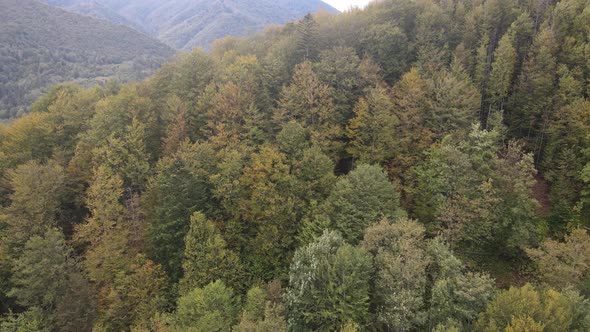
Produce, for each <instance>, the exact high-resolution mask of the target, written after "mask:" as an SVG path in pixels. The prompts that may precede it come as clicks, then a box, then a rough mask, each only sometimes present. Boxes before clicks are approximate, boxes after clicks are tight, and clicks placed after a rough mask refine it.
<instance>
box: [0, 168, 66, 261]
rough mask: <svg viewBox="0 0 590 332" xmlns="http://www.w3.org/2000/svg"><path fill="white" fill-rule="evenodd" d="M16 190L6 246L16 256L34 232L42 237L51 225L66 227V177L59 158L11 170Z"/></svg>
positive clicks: (9, 210)
mask: <svg viewBox="0 0 590 332" xmlns="http://www.w3.org/2000/svg"><path fill="white" fill-rule="evenodd" d="M7 179H8V181H9V183H10V187H11V189H12V194H11V195H10V196H9V198H10V201H11V204H10V206H9V207H8V208H6V210H5V212H4V213H5V214H6V217H5V218H6V221H5V222H6V230H5V231H4V232H3V236H2V237H3V239H2V243H3V245H2V246H7V247H6V249H5V250H7V251H6V253H7V254H8V255H14V254H15V253H16V252H15V251H14V250H17V251H18V249H19V248H22V246H24V244H25V242H27V240H28V239H29V238H30V237H31V236H34V235H37V236H42V235H44V234H45V232H46V231H48V230H49V229H51V228H54V227H59V226H65V225H63V224H62V223H61V222H60V221H61V220H60V219H61V218H60V215H61V212H62V211H63V210H62V209H63V207H62V204H63V203H64V200H65V198H66V193H67V189H66V176H65V172H64V170H63V167H62V166H60V165H59V164H58V163H57V162H55V161H49V162H48V163H47V164H40V163H38V162H36V161H30V162H27V163H25V164H22V165H19V166H18V167H16V168H15V169H13V170H10V171H8V173H7Z"/></svg>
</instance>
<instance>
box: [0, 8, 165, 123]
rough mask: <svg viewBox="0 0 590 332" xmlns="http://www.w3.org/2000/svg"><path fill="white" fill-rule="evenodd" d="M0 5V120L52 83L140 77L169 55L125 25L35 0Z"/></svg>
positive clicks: (13, 113) (156, 66)
mask: <svg viewBox="0 0 590 332" xmlns="http://www.w3.org/2000/svg"><path fill="white" fill-rule="evenodd" d="M0 8H2V10H0V111H1V114H0V118H7V117H13V116H15V115H16V114H17V113H22V111H24V110H26V108H27V107H29V106H30V104H31V103H32V102H33V101H34V100H35V99H36V98H38V97H39V96H40V95H41V93H42V92H43V91H45V90H46V89H47V88H48V87H50V86H52V85H55V84H57V83H61V82H65V81H76V82H79V83H82V84H85V83H91V82H97V81H106V80H108V79H110V78H114V79H119V80H121V81H126V80H130V79H141V78H144V77H145V76H147V75H148V74H149V73H152V72H153V71H154V70H155V69H157V68H158V67H159V66H160V64H161V63H162V62H164V61H166V60H167V59H169V58H170V57H171V56H172V54H173V51H172V49H170V48H169V47H168V46H166V45H164V44H162V43H161V42H159V41H157V40H155V39H152V38H150V37H148V36H146V35H143V34H141V33H139V32H137V31H134V30H133V29H131V28H128V27H124V26H121V25H115V24H112V23H109V22H106V21H102V20H97V19H94V18H90V17H87V16H82V15H78V14H73V13H70V12H67V11H64V10H62V9H59V8H55V7H51V6H48V5H44V4H42V3H40V2H38V1H34V0H23V1H20V0H19V1H17V0H1V1H0Z"/></svg>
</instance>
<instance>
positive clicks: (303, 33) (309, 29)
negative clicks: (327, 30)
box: [297, 13, 319, 61]
mask: <svg viewBox="0 0 590 332" xmlns="http://www.w3.org/2000/svg"><path fill="white" fill-rule="evenodd" d="M297 37H298V38H297V54H298V55H299V57H300V58H301V59H303V60H304V61H308V60H313V59H314V58H315V57H316V56H317V53H318V47H319V45H318V24H317V22H316V20H315V19H314V17H313V15H312V14H311V13H308V14H307V15H305V16H304V17H303V18H302V19H301V20H300V21H299V22H298V23H297Z"/></svg>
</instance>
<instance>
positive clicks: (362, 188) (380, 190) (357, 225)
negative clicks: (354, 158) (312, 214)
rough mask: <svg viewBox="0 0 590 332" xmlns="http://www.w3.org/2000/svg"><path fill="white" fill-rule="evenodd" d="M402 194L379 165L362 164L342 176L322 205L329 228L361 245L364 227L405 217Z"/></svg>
mask: <svg viewBox="0 0 590 332" xmlns="http://www.w3.org/2000/svg"><path fill="white" fill-rule="evenodd" d="M399 198H400V195H399V193H398V192H397V190H396V188H395V186H394V185H393V184H392V183H391V182H390V181H389V179H388V178H387V175H385V173H384V172H383V170H381V168H380V167H378V166H370V165H359V166H358V167H357V168H356V169H355V170H353V171H352V172H350V173H349V174H348V175H346V176H343V177H341V178H340V179H339V180H338V181H337V182H336V185H335V186H334V189H333V190H332V192H331V193H330V196H329V197H328V198H327V199H326V201H325V202H324V204H323V214H324V215H325V217H327V218H328V219H329V221H330V227H333V228H334V229H336V230H338V231H340V232H341V233H342V235H343V237H344V238H345V239H346V240H347V241H350V242H351V243H358V242H359V241H360V240H361V239H362V236H363V233H364V230H365V228H367V227H368V226H370V225H372V224H374V223H377V222H379V221H380V220H381V219H383V218H389V219H391V220H395V219H397V217H400V216H404V215H405V212H404V210H403V209H402V208H401V206H400V203H399Z"/></svg>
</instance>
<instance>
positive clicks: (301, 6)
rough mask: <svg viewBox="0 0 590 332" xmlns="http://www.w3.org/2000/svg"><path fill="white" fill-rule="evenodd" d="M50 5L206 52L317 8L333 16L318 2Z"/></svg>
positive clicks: (100, 0)
mask: <svg viewBox="0 0 590 332" xmlns="http://www.w3.org/2000/svg"><path fill="white" fill-rule="evenodd" d="M48 2H49V3H51V4H54V5H58V6H62V7H64V8H66V9H68V10H71V11H75V12H79V13H82V14H85V15H92V16H96V17H99V18H102V19H109V20H111V21H113V22H116V23H123V24H127V25H129V26H131V27H134V28H137V27H140V29H141V30H142V31H145V32H147V33H149V34H150V35H152V36H154V37H156V38H158V39H160V40H161V41H163V42H165V43H166V44H168V45H170V46H172V47H174V48H179V49H181V48H183V49H192V48H193V47H202V48H209V47H210V45H211V43H212V42H213V41H214V40H216V39H218V38H221V37H225V36H245V35H247V34H250V33H252V32H257V31H260V30H262V29H263V28H264V27H265V26H267V25H269V24H284V23H286V22H288V21H292V20H295V19H298V18H300V17H303V16H304V15H305V14H307V13H310V12H317V11H320V10H326V11H328V12H337V10H335V9H334V8H332V7H331V6H329V5H327V4H326V3H324V2H322V1H320V0H301V1H292V0H278V1H272V0H262V1H261V0H214V1H210V0H174V1H161V0H131V1H121V0H48ZM99 6H100V7H99ZM88 8H93V10H88ZM99 8H100V9H99ZM105 9H108V10H109V13H110V14H108V15H107V14H105ZM113 14H116V15H113ZM123 20H125V21H123ZM125 22H130V23H125Z"/></svg>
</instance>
